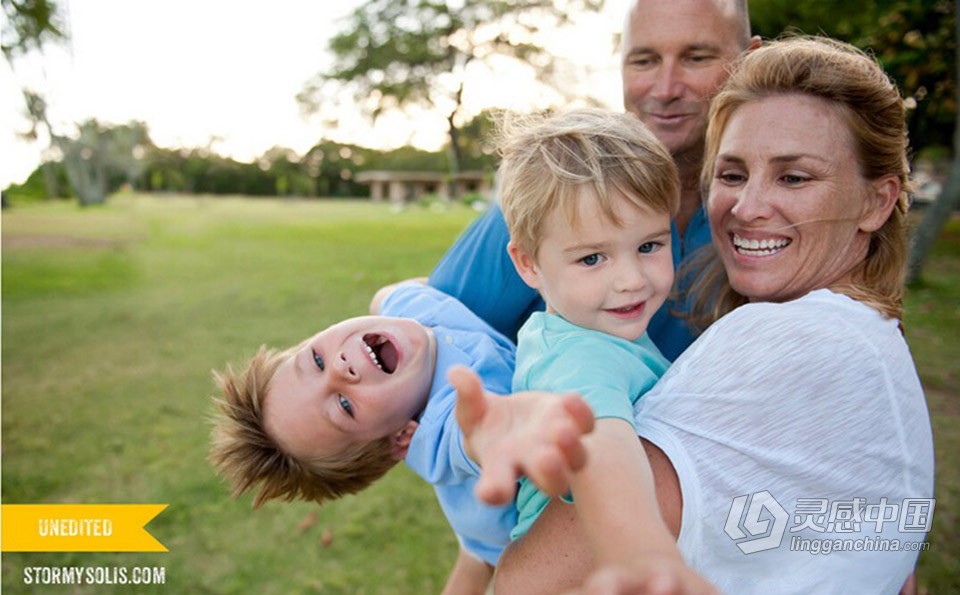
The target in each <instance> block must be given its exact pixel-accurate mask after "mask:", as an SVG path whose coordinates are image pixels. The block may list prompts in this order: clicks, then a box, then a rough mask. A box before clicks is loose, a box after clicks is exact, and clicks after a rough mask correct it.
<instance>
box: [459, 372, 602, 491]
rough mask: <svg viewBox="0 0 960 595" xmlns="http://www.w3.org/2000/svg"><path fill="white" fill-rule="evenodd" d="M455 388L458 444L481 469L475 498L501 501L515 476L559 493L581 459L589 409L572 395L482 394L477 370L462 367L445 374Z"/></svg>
mask: <svg viewBox="0 0 960 595" xmlns="http://www.w3.org/2000/svg"><path fill="white" fill-rule="evenodd" d="M447 378H448V379H449V380H450V383H451V384H453V386H454V387H455V388H456V389H457V422H458V423H459V424H460V429H461V431H462V432H463V442H464V449H465V450H466V452H467V454H468V455H469V456H470V457H471V458H472V459H473V460H474V461H476V462H477V463H478V464H479V465H480V466H481V467H482V468H483V471H482V474H481V476H480V481H479V482H478V483H477V488H476V493H477V498H479V499H480V500H481V501H483V502H486V503H488V504H506V503H508V502H510V499H511V498H513V495H514V492H515V490H516V482H517V479H518V478H519V477H520V476H521V475H526V476H527V477H529V478H530V479H531V480H532V481H533V482H534V483H535V484H536V485H537V487H539V488H540V489H541V490H543V491H544V492H546V493H547V494H549V495H551V496H560V495H562V494H565V493H567V491H568V490H569V474H570V473H571V472H573V471H577V470H579V469H580V468H582V467H583V466H584V464H586V460H587V458H586V450H585V449H584V446H583V444H582V442H581V437H582V436H583V435H584V434H587V433H589V432H590V431H591V430H592V429H593V413H592V412H591V411H590V407H589V406H588V405H587V404H586V403H585V402H584V401H583V400H582V399H581V398H580V397H579V396H577V395H575V394H567V395H556V394H553V393H544V392H527V393H517V394H516V395H513V396H511V397H509V398H503V397H497V396H494V395H492V394H489V393H485V392H484V390H483V386H482V385H481V384H480V379H479V378H478V377H477V375H476V374H475V373H474V372H473V371H471V370H469V369H467V368H465V367H462V366H458V367H455V368H453V369H451V370H450V372H449V373H448V374H447Z"/></svg>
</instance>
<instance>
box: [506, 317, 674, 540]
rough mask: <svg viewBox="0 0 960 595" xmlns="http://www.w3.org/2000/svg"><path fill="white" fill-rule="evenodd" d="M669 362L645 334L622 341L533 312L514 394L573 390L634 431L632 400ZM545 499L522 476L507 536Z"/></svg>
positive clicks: (521, 529)
mask: <svg viewBox="0 0 960 595" xmlns="http://www.w3.org/2000/svg"><path fill="white" fill-rule="evenodd" d="M669 366H670V362H669V361H667V359H666V358H664V357H663V355H661V354H660V351H659V350H658V349H657V347H656V345H654V344H653V341H651V340H650V338H649V337H648V336H647V335H646V334H644V335H643V336H641V337H640V338H639V339H637V340H636V341H627V340H626V339H621V338H620V337H615V336H613V335H608V334H607V333H603V332H600V331H595V330H592V329H587V328H583V327H580V326H577V325H575V324H572V323H570V322H569V321H567V320H566V319H564V318H563V317H562V316H559V315H557V314H547V313H544V312H537V313H535V314H533V315H532V316H531V317H530V320H528V321H527V323H526V324H524V325H523V328H521V329H520V337H519V343H518V345H517V371H516V373H515V374H514V376H513V392H519V391H525V390H543V391H549V392H554V393H565V392H576V393H579V394H580V396H582V397H583V399H584V400H585V401H586V402H587V404H588V405H589V406H590V409H591V410H593V415H594V417H596V418H597V419H603V418H616V419H622V420H624V421H625V422H627V423H629V424H630V426H631V427H632V428H633V429H634V431H636V423H635V421H634V420H635V417H634V410H633V405H634V403H636V402H637V401H638V400H639V399H640V397H641V396H642V395H643V394H645V393H646V392H647V391H648V390H650V388H652V387H653V385H654V384H656V383H657V380H659V379H660V377H661V376H663V374H664V373H665V372H666V371H667V368H668V367H669ZM549 501H550V497H549V496H547V495H546V494H544V493H543V492H541V491H540V490H538V489H537V487H536V486H535V485H534V484H533V482H532V481H530V480H529V479H528V478H526V477H523V478H521V480H520V489H519V490H518V492H517V509H518V517H517V525H516V527H514V529H513V531H512V532H511V535H510V536H511V538H513V539H517V538H518V537H520V536H521V535H523V534H524V533H526V532H527V530H528V529H529V528H530V526H531V525H532V524H533V522H534V521H535V520H537V517H539V516H540V513H541V512H543V509H544V508H545V507H546V506H547V503H548V502H549Z"/></svg>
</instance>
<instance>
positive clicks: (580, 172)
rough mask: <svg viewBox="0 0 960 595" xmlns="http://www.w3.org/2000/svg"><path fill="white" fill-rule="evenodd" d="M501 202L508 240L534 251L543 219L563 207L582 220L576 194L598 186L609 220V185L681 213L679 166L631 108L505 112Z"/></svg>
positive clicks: (635, 199) (637, 200)
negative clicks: (624, 110) (627, 110)
mask: <svg viewBox="0 0 960 595" xmlns="http://www.w3.org/2000/svg"><path fill="white" fill-rule="evenodd" d="M500 136H501V139H503V140H502V141H501V144H500V154H501V156H502V158H503V160H502V162H501V164H500V177H501V181H502V183H501V188H500V207H501V209H502V210H503V216H504V219H506V222H507V228H508V229H509V231H510V239H511V240H512V241H513V242H514V244H515V245H516V246H517V247H518V248H519V249H520V250H521V251H523V252H525V253H527V254H529V255H530V256H532V257H535V256H536V254H537V249H538V248H539V246H540V241H541V239H542V238H543V229H542V227H543V222H544V220H545V219H546V218H547V216H548V215H549V214H550V213H551V212H552V211H553V210H554V209H556V208H557V207H562V208H563V209H564V212H565V213H566V215H567V218H568V220H569V221H570V223H571V225H573V226H576V225H577V219H576V213H577V201H578V199H579V197H580V192H581V190H582V189H583V188H584V187H587V188H589V189H591V190H592V193H593V195H594V196H595V197H596V198H595V199H596V200H597V203H598V205H599V207H600V209H601V211H602V212H603V213H604V215H605V216H606V217H607V218H609V219H610V221H611V222H612V223H613V224H614V225H617V226H621V225H622V222H621V220H620V218H619V217H617V216H616V213H615V211H614V204H615V203H614V199H613V198H612V197H611V190H613V191H616V192H617V193H618V194H620V195H622V196H624V197H625V198H626V199H627V200H629V201H631V202H632V203H633V204H634V205H636V206H638V207H642V208H647V209H652V210H653V211H656V212H667V213H669V214H670V215H671V216H673V215H675V214H676V212H677V208H678V207H679V204H680V182H679V178H678V174H677V166H676V165H674V163H673V159H672V158H671V157H670V153H668V152H667V150H666V149H665V148H664V147H663V145H662V144H660V141H658V140H657V138H656V137H655V136H653V133H651V132H650V131H649V130H647V128H646V127H645V126H644V125H643V124H642V123H641V122H640V120H639V119H637V117H636V116H634V115H633V114H619V113H614V112H610V111H606V110H601V109H593V108H583V109H576V110H570V111H565V112H560V113H557V114H553V115H540V116H527V117H511V118H504V119H503V120H502V121H501V125H500Z"/></svg>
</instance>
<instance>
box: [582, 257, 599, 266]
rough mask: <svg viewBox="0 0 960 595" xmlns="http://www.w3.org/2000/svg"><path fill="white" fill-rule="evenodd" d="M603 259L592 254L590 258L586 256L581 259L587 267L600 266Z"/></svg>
mask: <svg viewBox="0 0 960 595" xmlns="http://www.w3.org/2000/svg"><path fill="white" fill-rule="evenodd" d="M601 258H602V257H601V256H600V255H599V254H590V255H589V256H584V257H583V258H581V259H580V262H581V263H583V264H585V265H587V266H588V267H592V266H596V265H598V264H600V259H601Z"/></svg>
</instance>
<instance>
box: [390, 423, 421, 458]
mask: <svg viewBox="0 0 960 595" xmlns="http://www.w3.org/2000/svg"><path fill="white" fill-rule="evenodd" d="M419 426H420V424H419V423H417V422H415V421H413V420H410V421H408V422H407V425H406V426H404V427H403V429H402V430H400V431H398V432H397V433H396V434H394V435H393V446H392V448H391V449H390V454H391V455H392V456H393V459H394V460H396V461H402V460H403V459H404V458H405V457H406V456H407V450H408V449H409V448H410V441H411V440H413V433H414V432H416V431H417V427H419Z"/></svg>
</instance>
